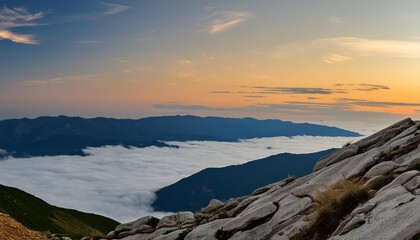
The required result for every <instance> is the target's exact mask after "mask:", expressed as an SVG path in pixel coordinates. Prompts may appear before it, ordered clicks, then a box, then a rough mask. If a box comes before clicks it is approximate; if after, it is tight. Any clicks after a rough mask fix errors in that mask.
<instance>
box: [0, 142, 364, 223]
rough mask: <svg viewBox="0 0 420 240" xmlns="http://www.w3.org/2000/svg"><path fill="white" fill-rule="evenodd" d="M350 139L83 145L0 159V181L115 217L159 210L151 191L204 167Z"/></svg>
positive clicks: (329, 145) (123, 218)
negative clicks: (80, 152)
mask: <svg viewBox="0 0 420 240" xmlns="http://www.w3.org/2000/svg"><path fill="white" fill-rule="evenodd" d="M355 140H356V139H355V138H344V137H343V138H341V137H340V138H333V137H307V136H299V137H294V138H287V137H277V138H261V139H251V140H247V141H242V142H238V143H225V142H170V144H175V145H178V146H179V148H157V147H148V148H131V149H127V148H124V147H121V146H114V147H111V146H108V147H102V148H89V149H87V150H85V151H86V153H88V154H89V156H87V157H80V156H56V157H33V158H24V159H14V158H8V159H6V160H4V161H0V184H4V185H9V186H14V187H17V188H19V189H22V190H24V191H27V192H29V193H32V194H34V195H36V196H37V197H40V198H42V199H44V200H45V201H47V202H49V203H51V204H54V205H57V206H60V207H66V208H74V209H78V210H81V211H86V212H94V213H97V214H102V215H105V216H109V217H112V218H114V219H116V220H119V221H123V222H125V221H130V220H133V219H136V218H138V217H141V216H144V215H149V214H153V215H155V216H161V215H162V214H163V213H157V212H153V209H152V208H151V207H150V205H151V203H152V202H153V200H154V198H155V195H154V192H155V191H156V190H157V189H159V188H161V187H164V186H167V185H169V184H172V183H174V182H176V181H178V180H180V179H181V178H184V177H187V176H189V175H191V174H193V173H195V172H197V171H200V170H202V169H204V168H207V167H223V166H227V165H232V164H241V163H245V162H248V161H251V160H255V159H260V158H263V157H266V156H269V155H273V154H277V153H281V152H286V151H287V152H292V153H307V152H315V151H320V150H324V149H326V148H332V147H341V146H342V145H343V144H345V143H346V142H348V141H355Z"/></svg>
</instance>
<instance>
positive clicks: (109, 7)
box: [102, 2, 130, 16]
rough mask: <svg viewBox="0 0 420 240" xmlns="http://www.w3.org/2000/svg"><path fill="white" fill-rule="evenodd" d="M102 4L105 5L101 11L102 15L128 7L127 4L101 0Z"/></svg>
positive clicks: (114, 12)
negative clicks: (104, 8) (102, 0)
mask: <svg viewBox="0 0 420 240" xmlns="http://www.w3.org/2000/svg"><path fill="white" fill-rule="evenodd" d="M102 4H103V5H104V6H105V7H106V10H105V11H104V12H102V15H105V16H110V15H114V14H117V13H120V12H123V11H126V10H128V9H130V7H129V6H125V5H121V4H116V3H108V2H102Z"/></svg>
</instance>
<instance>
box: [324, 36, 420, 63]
mask: <svg viewBox="0 0 420 240" xmlns="http://www.w3.org/2000/svg"><path fill="white" fill-rule="evenodd" d="M317 42H318V43H320V44H326V45H330V46H333V47H337V48H342V49H343V50H347V51H350V52H352V53H355V54H357V55H359V56H383V57H398V58H420V42H414V41H397V40H388V39H368V38H357V37H337V38H326V39H321V40H318V41H317Z"/></svg>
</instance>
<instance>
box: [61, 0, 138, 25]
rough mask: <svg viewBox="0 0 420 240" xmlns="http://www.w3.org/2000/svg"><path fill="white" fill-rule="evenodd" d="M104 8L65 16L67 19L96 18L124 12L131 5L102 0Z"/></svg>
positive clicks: (82, 19)
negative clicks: (103, 0)
mask: <svg viewBox="0 0 420 240" xmlns="http://www.w3.org/2000/svg"><path fill="white" fill-rule="evenodd" d="M100 4H101V6H102V9H100V10H98V11H95V12H89V13H84V14H79V15H72V16H67V17H65V21H69V22H72V21H84V20H95V19H98V18H102V17H107V16H112V15H115V14H118V13H121V12H124V11H126V10H128V9H130V8H131V7H129V6H126V5H121V4H116V3H108V2H100Z"/></svg>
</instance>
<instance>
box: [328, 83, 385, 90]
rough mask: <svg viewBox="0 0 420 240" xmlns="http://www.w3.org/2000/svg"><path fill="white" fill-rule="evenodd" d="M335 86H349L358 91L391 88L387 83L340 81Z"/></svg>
mask: <svg viewBox="0 0 420 240" xmlns="http://www.w3.org/2000/svg"><path fill="white" fill-rule="evenodd" d="M335 86H336V87H346V88H349V89H351V90H357V91H363V92H372V91H379V90H389V89H391V88H390V87H388V86H385V85H377V84H366V83H360V84H346V83H338V84H335Z"/></svg>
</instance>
